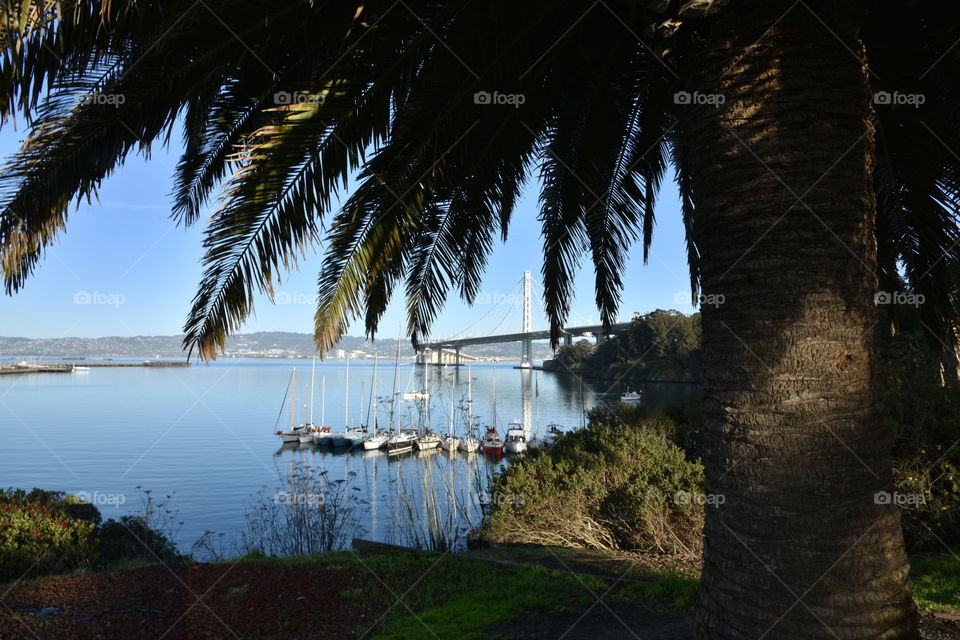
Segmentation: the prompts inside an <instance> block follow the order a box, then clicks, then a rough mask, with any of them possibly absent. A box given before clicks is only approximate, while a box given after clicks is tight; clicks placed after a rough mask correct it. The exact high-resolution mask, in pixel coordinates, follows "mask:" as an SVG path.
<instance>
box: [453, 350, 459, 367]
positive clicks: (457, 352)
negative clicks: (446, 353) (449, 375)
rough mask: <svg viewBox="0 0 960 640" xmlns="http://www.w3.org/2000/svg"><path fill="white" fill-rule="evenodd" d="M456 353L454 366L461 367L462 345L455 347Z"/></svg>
mask: <svg viewBox="0 0 960 640" xmlns="http://www.w3.org/2000/svg"><path fill="white" fill-rule="evenodd" d="M454 354H455V355H454V357H453V366H455V367H459V366H460V347H457V348H456V349H454Z"/></svg>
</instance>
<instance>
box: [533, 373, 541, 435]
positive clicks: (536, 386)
mask: <svg viewBox="0 0 960 640" xmlns="http://www.w3.org/2000/svg"><path fill="white" fill-rule="evenodd" d="M533 384H534V389H535V392H534V393H535V395H534V396H533V397H534V398H536V400H537V438H539V437H540V378H539V377H537V372H536V371H534V372H533Z"/></svg>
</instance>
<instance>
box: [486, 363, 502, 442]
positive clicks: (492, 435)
mask: <svg viewBox="0 0 960 640" xmlns="http://www.w3.org/2000/svg"><path fill="white" fill-rule="evenodd" d="M482 447H483V452H484V453H486V454H489V455H493V456H499V455H502V454H503V440H501V439H500V435H499V434H498V433H497V367H496V365H494V367H493V426H491V427H487V432H486V434H484V436H483V445H482Z"/></svg>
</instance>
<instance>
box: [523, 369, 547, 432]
mask: <svg viewBox="0 0 960 640" xmlns="http://www.w3.org/2000/svg"><path fill="white" fill-rule="evenodd" d="M533 388H534V392H533V397H534V398H535V402H536V404H537V432H536V433H535V434H534V435H533V437H531V438H530V441H529V442H527V447H528V448H530V449H536V448H537V447H542V446H543V445H544V441H543V438H541V437H540V380H539V378H537V377H536V373H534V378H533Z"/></svg>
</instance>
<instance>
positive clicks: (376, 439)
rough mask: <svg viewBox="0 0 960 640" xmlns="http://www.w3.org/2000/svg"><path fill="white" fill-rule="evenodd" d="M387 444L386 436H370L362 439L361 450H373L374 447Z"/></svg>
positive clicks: (377, 447) (378, 447)
mask: <svg viewBox="0 0 960 640" xmlns="http://www.w3.org/2000/svg"><path fill="white" fill-rule="evenodd" d="M385 444H387V438H386V437H384V436H370V437H369V438H367V439H366V440H364V441H363V450H364V451H374V450H376V449H380V448H382V447H383V446H384V445H385Z"/></svg>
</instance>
